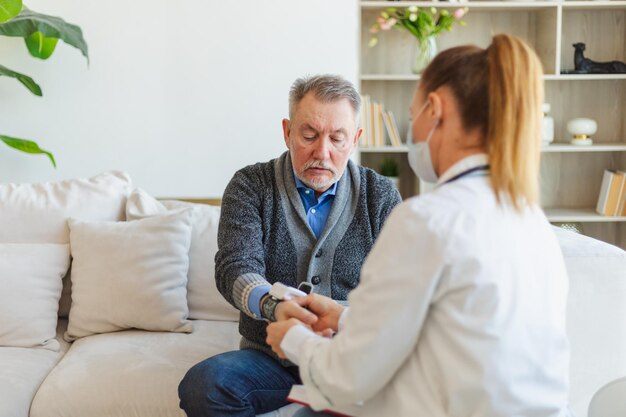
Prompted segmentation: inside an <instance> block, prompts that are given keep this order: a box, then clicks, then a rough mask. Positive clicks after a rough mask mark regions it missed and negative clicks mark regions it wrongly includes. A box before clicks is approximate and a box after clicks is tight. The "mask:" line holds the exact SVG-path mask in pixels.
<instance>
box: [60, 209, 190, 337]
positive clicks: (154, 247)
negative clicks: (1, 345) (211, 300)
mask: <svg viewBox="0 0 626 417" xmlns="http://www.w3.org/2000/svg"><path fill="white" fill-rule="evenodd" d="M69 227H70V245H71V252H72V257H73V261H72V307H71V309H70V315H69V323H68V328H67V332H66V333H65V336H64V337H65V340H67V341H72V340H75V339H77V338H80V337H84V336H88V335H91V334H96V333H108V332H114V331H118V330H123V329H130V328H137V329H143V330H152V331H170V332H187V333H188V332H191V331H192V329H193V328H192V324H191V322H190V321H189V320H187V317H188V315H189V309H188V307H187V271H188V269H189V245H190V242H191V210H184V211H178V212H174V213H170V214H167V215H164V216H159V217H153V218H147V219H143V220H139V221H134V222H85V221H81V220H76V219H70V220H69Z"/></svg>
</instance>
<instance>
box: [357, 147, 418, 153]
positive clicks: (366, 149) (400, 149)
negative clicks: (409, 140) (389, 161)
mask: <svg viewBox="0 0 626 417" xmlns="http://www.w3.org/2000/svg"><path fill="white" fill-rule="evenodd" d="M406 151H407V147H406V146H370V147H362V148H359V152H361V153H406Z"/></svg>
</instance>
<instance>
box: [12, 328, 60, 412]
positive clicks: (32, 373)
mask: <svg viewBox="0 0 626 417" xmlns="http://www.w3.org/2000/svg"><path fill="white" fill-rule="evenodd" d="M66 327H67V320H65V319H59V325H58V328H57V332H56V333H57V339H58V340H59V342H60V348H59V350H58V351H56V352H53V351H51V350H47V349H32V348H15V347H0V416H3V417H4V416H6V417H28V412H29V410H30V404H31V402H32V401H33V397H35V394H36V393H37V390H38V389H39V386H40V385H41V383H42V382H43V381H44V379H45V378H46V376H47V375H48V373H50V371H51V370H52V368H54V365H56V364H57V362H59V360H61V358H62V357H63V355H64V354H65V352H67V350H68V349H69V346H70V345H69V343H67V342H65V341H63V339H62V335H63V333H64V332H65V329H66Z"/></svg>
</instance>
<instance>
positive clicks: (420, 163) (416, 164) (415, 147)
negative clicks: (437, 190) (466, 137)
mask: <svg viewBox="0 0 626 417" xmlns="http://www.w3.org/2000/svg"><path fill="white" fill-rule="evenodd" d="M427 105H428V101H427V102H426V103H424V105H423V106H422V108H421V109H420V111H419V112H418V113H417V116H415V118H414V120H416V119H417V118H418V117H419V116H420V114H422V112H423V111H424V109H425V108H426V106H427ZM412 123H413V122H411V124H412ZM437 126H439V120H437V121H436V122H435V125H434V126H433V127H432V129H430V132H428V135H427V136H426V140H422V141H419V142H417V143H414V142H413V141H412V140H408V141H407V144H406V146H407V147H408V148H409V149H408V153H407V157H408V159H409V166H410V167H411V169H412V170H413V172H414V173H415V175H417V176H418V177H419V178H420V179H421V180H422V181H426V182H430V183H435V182H437V180H438V179H439V176H438V175H437V173H436V172H435V168H434V167H433V161H432V158H431V156H430V147H429V146H428V143H429V142H430V138H431V137H432V136H433V133H435V129H436V128H437ZM411 129H413V127H412V126H411Z"/></svg>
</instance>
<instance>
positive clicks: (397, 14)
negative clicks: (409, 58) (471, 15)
mask: <svg viewBox="0 0 626 417" xmlns="http://www.w3.org/2000/svg"><path fill="white" fill-rule="evenodd" d="M467 11H468V9H467V7H461V8H458V9H456V10H455V11H454V12H452V13H450V12H449V11H448V10H446V9H443V10H441V11H438V10H437V9H436V8H435V7H431V8H430V9H428V8H419V7H417V6H411V7H408V8H406V9H402V8H397V7H389V8H387V9H385V10H383V11H382V12H380V14H379V15H378V17H377V18H376V23H374V25H373V26H372V27H371V28H370V32H371V33H372V34H373V36H372V38H371V39H370V42H369V46H370V47H372V46H375V45H376V44H377V43H378V36H377V35H376V34H378V33H379V32H381V31H382V32H384V31H388V30H390V29H391V28H393V27H395V28H398V29H402V30H406V31H408V32H409V33H410V34H411V35H413V36H415V38H417V40H418V42H419V49H417V50H416V52H417V54H416V55H415V57H414V60H413V64H412V67H411V70H412V71H413V72H414V73H415V74H419V73H420V72H422V70H423V69H424V68H426V66H427V65H428V64H429V63H430V61H431V60H432V59H433V58H434V57H435V55H436V54H437V45H436V43H435V37H436V36H437V35H439V34H440V33H441V32H443V31H444V30H446V31H448V32H449V31H451V30H452V25H453V24H454V23H458V24H459V25H461V26H465V25H466V23H465V21H463V20H461V19H462V18H463V16H465V15H466V14H467Z"/></svg>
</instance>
